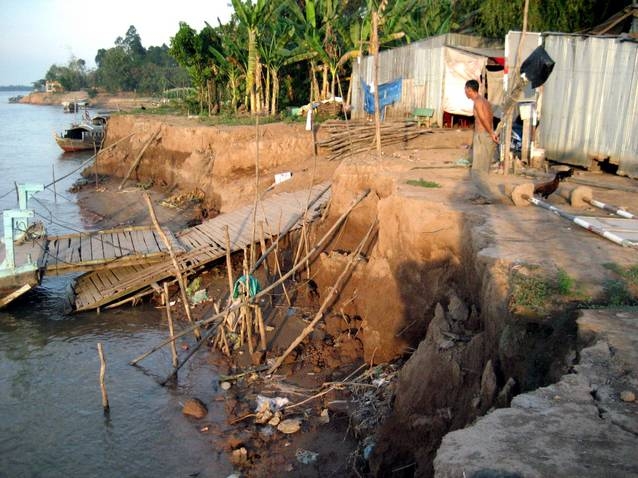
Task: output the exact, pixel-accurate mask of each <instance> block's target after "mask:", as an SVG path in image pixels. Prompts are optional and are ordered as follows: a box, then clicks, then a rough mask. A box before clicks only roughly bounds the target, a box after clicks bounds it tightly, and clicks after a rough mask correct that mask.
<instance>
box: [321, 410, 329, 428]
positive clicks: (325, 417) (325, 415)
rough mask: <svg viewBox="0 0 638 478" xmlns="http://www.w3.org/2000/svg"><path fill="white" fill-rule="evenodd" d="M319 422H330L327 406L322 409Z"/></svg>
mask: <svg viewBox="0 0 638 478" xmlns="http://www.w3.org/2000/svg"><path fill="white" fill-rule="evenodd" d="M319 423H323V424H324V425H325V424H327V423H330V415H329V413H328V409H327V408H324V409H323V410H321V414H320V415H319Z"/></svg>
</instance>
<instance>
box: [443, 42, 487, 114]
mask: <svg viewBox="0 0 638 478" xmlns="http://www.w3.org/2000/svg"><path fill="white" fill-rule="evenodd" d="M486 63H487V57H484V56H479V55H475V54H473V53H468V52H466V51H462V50H459V49H456V48H450V47H445V72H444V74H443V111H447V112H448V113H450V114H453V115H465V116H472V114H473V109H474V103H473V102H472V100H470V99H468V98H467V97H466V96H465V82H466V81H467V80H476V81H479V83H480V78H481V72H482V71H483V68H484V67H485V64H486Z"/></svg>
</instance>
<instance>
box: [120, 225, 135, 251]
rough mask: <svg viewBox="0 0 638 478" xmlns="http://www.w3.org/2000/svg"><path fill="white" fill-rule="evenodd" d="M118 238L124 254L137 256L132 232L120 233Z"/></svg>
mask: <svg viewBox="0 0 638 478" xmlns="http://www.w3.org/2000/svg"><path fill="white" fill-rule="evenodd" d="M118 237H119V240H120V248H121V249H122V253H124V254H128V255H133V254H136V251H135V247H134V246H133V240H132V239H131V232H130V231H121V232H119V233H118Z"/></svg>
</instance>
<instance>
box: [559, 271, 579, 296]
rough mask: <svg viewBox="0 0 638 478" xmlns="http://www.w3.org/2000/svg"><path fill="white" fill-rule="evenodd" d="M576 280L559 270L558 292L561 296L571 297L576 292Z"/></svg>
mask: <svg viewBox="0 0 638 478" xmlns="http://www.w3.org/2000/svg"><path fill="white" fill-rule="evenodd" d="M574 285H575V283H574V279H572V278H571V277H570V276H569V274H567V272H565V271H564V270H563V269H558V276H557V277H556V291H557V292H558V293H559V294H560V295H569V294H571V293H572V292H573V290H574Z"/></svg>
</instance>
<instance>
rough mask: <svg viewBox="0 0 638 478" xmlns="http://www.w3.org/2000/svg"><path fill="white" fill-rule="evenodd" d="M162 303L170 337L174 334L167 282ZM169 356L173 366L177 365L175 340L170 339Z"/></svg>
mask: <svg viewBox="0 0 638 478" xmlns="http://www.w3.org/2000/svg"><path fill="white" fill-rule="evenodd" d="M164 305H165V307H166V320H168V333H169V334H170V338H171V339H172V338H173V337H174V336H175V332H174V331H173V317H172V316H171V304H170V300H169V297H168V283H166V282H164ZM171 357H172V364H173V368H175V367H177V364H178V361H177V347H175V341H174V340H173V341H171Z"/></svg>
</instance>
